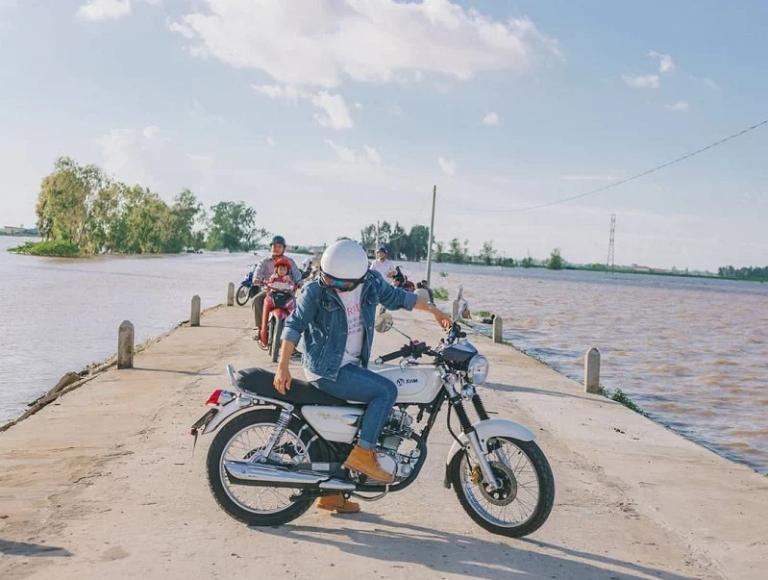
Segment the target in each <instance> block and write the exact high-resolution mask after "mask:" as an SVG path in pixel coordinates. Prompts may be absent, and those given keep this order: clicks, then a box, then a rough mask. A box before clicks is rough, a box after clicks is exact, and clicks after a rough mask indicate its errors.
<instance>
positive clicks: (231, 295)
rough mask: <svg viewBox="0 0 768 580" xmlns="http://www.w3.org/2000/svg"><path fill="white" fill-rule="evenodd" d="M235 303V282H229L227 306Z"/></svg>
mask: <svg viewBox="0 0 768 580" xmlns="http://www.w3.org/2000/svg"><path fill="white" fill-rule="evenodd" d="M234 305H235V283H234V282H230V283H229V286H228V287H227V306H234Z"/></svg>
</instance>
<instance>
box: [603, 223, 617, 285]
mask: <svg viewBox="0 0 768 580" xmlns="http://www.w3.org/2000/svg"><path fill="white" fill-rule="evenodd" d="M615 251H616V214H615V213H612V214H611V235H610V237H609V239H608V260H607V261H606V263H605V266H606V267H607V268H610V269H611V271H613V270H614V269H615V268H616V261H615Z"/></svg>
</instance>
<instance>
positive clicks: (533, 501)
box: [449, 437, 555, 538]
mask: <svg viewBox="0 0 768 580" xmlns="http://www.w3.org/2000/svg"><path fill="white" fill-rule="evenodd" d="M489 449H493V451H492V452H491V454H490V455H489V457H488V459H489V461H490V464H491V470H492V471H493V474H494V476H495V477H496V480H497V482H498V483H499V487H498V489H491V488H490V487H489V486H488V484H487V482H485V481H483V475H482V472H481V471H480V468H479V466H476V465H473V464H471V463H470V461H469V460H468V458H467V454H466V452H464V451H461V452H459V453H457V454H456V456H455V457H454V458H453V459H452V460H451V464H450V466H449V477H450V480H451V483H452V484H453V488H454V490H455V491H456V495H457V496H458V498H459V502H460V503H461V506H462V507H463V508H464V511H466V512H467V514H469V516H470V517H471V518H472V519H473V520H475V522H477V523H478V524H479V525H480V526H482V527H483V528H485V529H486V530H488V531H489V532H492V533H494V534H500V535H503V536H512V537H516V538H517V537H521V536H527V535H528V534H531V533H533V532H535V531H536V530H537V529H539V528H540V527H541V526H542V525H543V524H544V522H545V521H547V518H548V517H549V513H550V512H551V511H552V505H553V504H554V501H555V480H554V477H553V475H552V469H551V468H550V467H549V462H547V458H546V457H545V456H544V453H543V452H542V451H541V449H540V448H539V446H538V445H536V443H534V442H533V441H518V440H517V439H512V438H507V437H499V438H495V439H492V440H491V441H489Z"/></svg>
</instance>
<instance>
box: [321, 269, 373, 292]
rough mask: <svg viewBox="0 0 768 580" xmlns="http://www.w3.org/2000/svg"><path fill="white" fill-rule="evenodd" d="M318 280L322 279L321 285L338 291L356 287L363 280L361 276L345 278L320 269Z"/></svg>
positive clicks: (347, 290)
mask: <svg viewBox="0 0 768 580" xmlns="http://www.w3.org/2000/svg"><path fill="white" fill-rule="evenodd" d="M320 280H321V281H322V283H323V285H324V286H326V287H328V288H333V289H334V290H338V291H339V292H349V291H351V290H354V289H355V288H357V287H358V286H359V285H360V283H361V282H362V281H363V278H356V279H354V280H350V279H345V278H334V277H333V276H331V275H329V274H326V273H325V272H322V271H321V272H320Z"/></svg>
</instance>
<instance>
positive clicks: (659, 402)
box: [411, 264, 768, 473]
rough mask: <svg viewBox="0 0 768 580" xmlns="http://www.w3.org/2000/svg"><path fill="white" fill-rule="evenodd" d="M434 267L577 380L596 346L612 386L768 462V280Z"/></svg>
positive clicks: (717, 446) (727, 450) (764, 466)
mask: <svg viewBox="0 0 768 580" xmlns="http://www.w3.org/2000/svg"><path fill="white" fill-rule="evenodd" d="M411 270H412V272H413V273H414V274H417V273H421V272H422V271H423V268H422V267H415V268H414V267H411ZM436 270H437V274H436V275H435V274H433V284H432V285H433V286H434V287H437V286H443V287H445V288H446V289H448V290H449V292H450V295H451V299H453V298H454V297H455V295H456V290H457V288H458V286H459V285H463V287H464V296H465V298H467V299H468V301H469V304H470V306H471V308H472V309H474V310H480V309H483V310H488V311H491V312H495V313H498V314H499V315H500V316H502V317H503V319H504V335H505V339H506V340H508V341H510V342H511V343H513V344H514V345H515V346H517V347H519V348H521V349H522V350H524V351H526V352H528V353H530V354H532V355H535V356H537V357H539V358H540V359H542V360H543V361H545V362H546V363H548V364H549V365H551V366H553V367H554V368H556V369H557V370H559V371H560V372H562V373H564V374H566V375H568V376H570V377H572V378H574V379H577V380H579V381H582V380H583V373H584V367H583V365H584V354H585V352H586V351H587V349H588V348H589V347H591V346H596V347H598V348H599V349H600V352H601V354H602V374H601V383H603V385H604V386H606V387H608V388H611V389H615V388H621V389H622V390H623V391H624V392H626V393H627V394H629V395H630V396H631V397H632V399H634V400H635V401H636V402H637V403H638V405H640V407H642V408H643V409H644V410H645V411H646V412H647V413H648V414H649V415H650V416H651V417H652V418H653V419H655V420H657V421H659V422H661V423H663V424H665V425H667V426H669V427H671V428H672V429H674V430H675V431H678V432H679V433H681V434H684V435H685V436H687V437H689V438H691V439H693V440H695V441H697V442H699V443H701V444H703V445H706V446H707V447H709V448H710V449H712V450H714V451H716V452H717V453H719V454H721V455H724V456H726V457H728V458H730V459H733V460H736V461H740V462H743V463H747V464H748V465H750V466H752V467H753V468H754V469H756V470H758V471H761V472H764V473H768V284H760V283H750V282H733V281H727V280H704V279H693V278H675V277H667V276H645V275H633V274H607V273H599V272H578V271H560V272H554V271H549V270H541V269H532V270H524V269H520V268H518V269H503V270H502V269H500V268H494V267H488V268H485V267H471V268H469V267H461V266H454V265H444V264H437V265H436ZM433 271H434V270H433ZM441 271H444V272H446V273H447V274H448V275H447V276H446V277H441V276H440V274H439V273H440V272H441Z"/></svg>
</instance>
